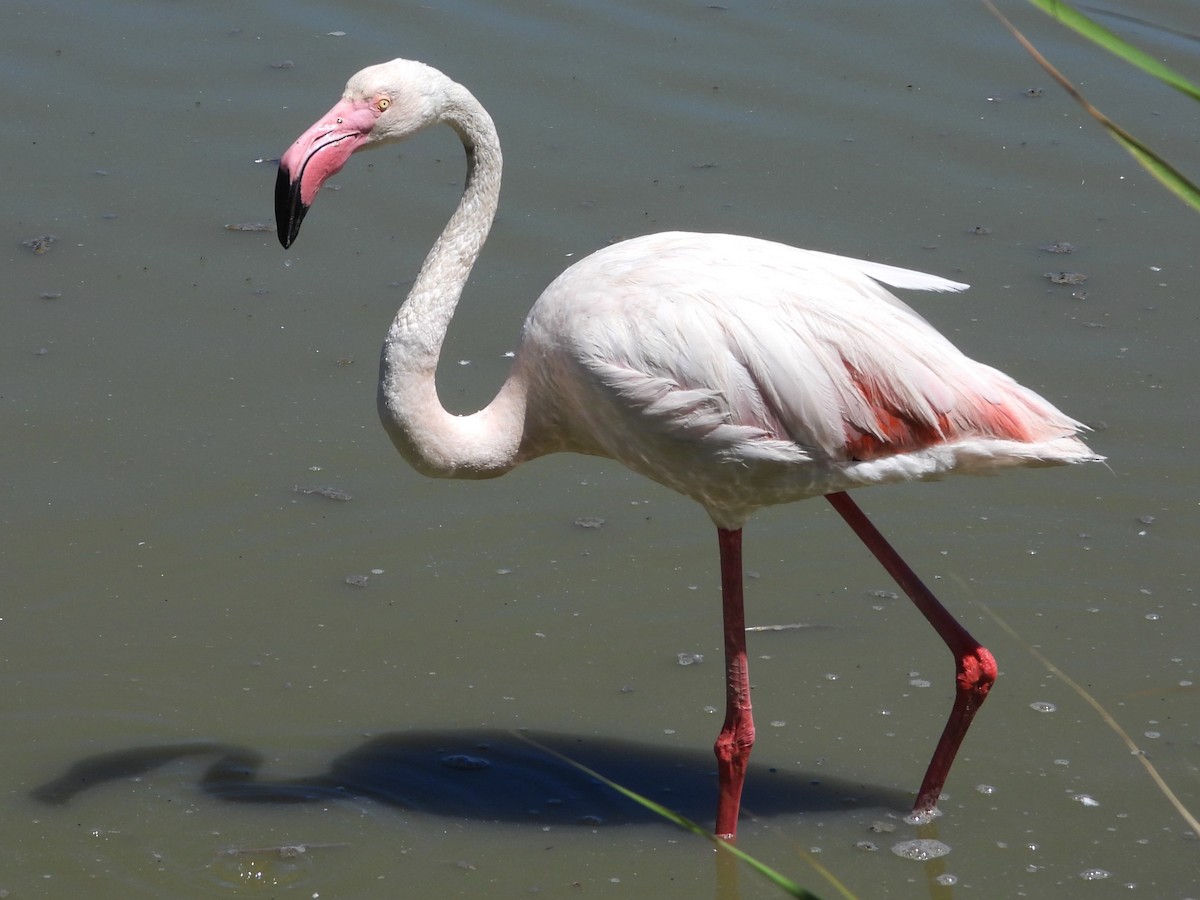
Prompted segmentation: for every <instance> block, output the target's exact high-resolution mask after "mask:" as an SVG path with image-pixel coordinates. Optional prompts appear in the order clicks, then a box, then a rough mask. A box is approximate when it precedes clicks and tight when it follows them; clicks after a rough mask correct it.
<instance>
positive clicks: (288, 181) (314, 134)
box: [275, 100, 379, 247]
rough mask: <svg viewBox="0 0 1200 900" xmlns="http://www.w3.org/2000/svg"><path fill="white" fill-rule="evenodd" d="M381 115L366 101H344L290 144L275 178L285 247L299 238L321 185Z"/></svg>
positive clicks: (362, 141)
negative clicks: (301, 226)
mask: <svg viewBox="0 0 1200 900" xmlns="http://www.w3.org/2000/svg"><path fill="white" fill-rule="evenodd" d="M378 118H379V110H378V108H376V107H375V106H374V105H373V104H371V103H370V102H368V101H366V100H340V101H339V102H338V103H337V104H336V105H335V106H334V107H333V109H331V110H330V111H329V112H327V113H326V114H325V115H323V116H322V117H321V118H320V119H318V120H317V122H316V124H315V125H313V126H312V127H311V128H309V129H308V130H307V131H306V132H304V134H302V135H300V137H298V138H296V140H295V142H294V143H293V144H292V146H290V147H288V149H287V152H286V153H284V154H283V156H282V157H281V158H280V160H279V175H278V177H277V178H276V179H275V223H276V226H277V228H278V231H279V243H281V244H283V246H284V247H290V246H291V245H292V241H294V240H296V235H297V234H299V233H300V223H301V222H302V221H303V220H304V214H305V213H307V212H308V208H309V207H310V206H312V202H313V198H314V197H316V196H317V191H319V190H320V189H321V185H323V184H324V183H325V181H326V179H328V178H330V177H331V176H332V175H336V174H337V173H338V172H339V171H341V168H342V166H344V165H345V164H346V160H348V159H349V158H350V154H352V153H353V152H354V151H355V150H358V149H359V148H360V147H362V146H363V145H364V144H365V143H366V142H367V140H368V138H369V136H370V134H371V129H372V128H374V127H375V120H376V119H378Z"/></svg>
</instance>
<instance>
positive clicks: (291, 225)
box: [275, 166, 308, 250]
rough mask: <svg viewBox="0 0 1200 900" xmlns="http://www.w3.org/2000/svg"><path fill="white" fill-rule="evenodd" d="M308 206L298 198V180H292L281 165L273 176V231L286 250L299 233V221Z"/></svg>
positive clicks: (302, 218) (301, 219)
mask: <svg viewBox="0 0 1200 900" xmlns="http://www.w3.org/2000/svg"><path fill="white" fill-rule="evenodd" d="M307 212H308V206H307V205H305V203H304V202H303V201H302V200H301V199H300V180H299V179H297V180H296V181H292V176H291V173H290V172H288V170H287V169H285V168H284V167H283V166H280V167H279V174H278V175H277V176H276V177H275V231H276V235H277V236H278V237H279V243H280V244H282V245H283V247H284V249H285V250H286V249H287V248H288V247H290V246H292V242H293V241H295V240H296V235H298V234H299V233H300V223H301V222H303V221H304V215H305V213H307Z"/></svg>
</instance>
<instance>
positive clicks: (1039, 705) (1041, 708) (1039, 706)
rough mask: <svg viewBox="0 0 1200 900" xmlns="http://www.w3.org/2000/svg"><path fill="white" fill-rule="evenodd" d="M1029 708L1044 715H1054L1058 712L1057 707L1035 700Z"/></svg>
mask: <svg viewBox="0 0 1200 900" xmlns="http://www.w3.org/2000/svg"><path fill="white" fill-rule="evenodd" d="M1029 708H1030V709H1032V710H1035V711H1036V712H1044V713H1052V712H1057V711H1058V707H1057V706H1055V705H1054V704H1053V703H1049V702H1047V701H1045V700H1034V701H1033V702H1032V703H1030V704H1029Z"/></svg>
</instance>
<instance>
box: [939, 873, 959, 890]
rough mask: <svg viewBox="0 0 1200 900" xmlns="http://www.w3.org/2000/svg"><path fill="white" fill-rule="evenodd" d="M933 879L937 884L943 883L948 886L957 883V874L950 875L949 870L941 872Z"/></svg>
mask: <svg viewBox="0 0 1200 900" xmlns="http://www.w3.org/2000/svg"><path fill="white" fill-rule="evenodd" d="M933 880H934V881H936V882H937V883H938V884H940V885H944V886H946V887H950V886H951V885H955V884H958V876H957V875H951V874H950V873H949V872H943V873H942V874H941V875H939V876H938V877H937V878H935V879H933Z"/></svg>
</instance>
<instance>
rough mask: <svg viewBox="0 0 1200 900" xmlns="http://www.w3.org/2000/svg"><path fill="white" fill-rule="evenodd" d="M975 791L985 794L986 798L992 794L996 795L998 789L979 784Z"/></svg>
mask: <svg viewBox="0 0 1200 900" xmlns="http://www.w3.org/2000/svg"><path fill="white" fill-rule="evenodd" d="M975 790H977V791H978V792H979V793H981V794H983V795H984V796H985V797H990V796H991V795H992V794H994V793H996V789H995V788H994V787H993V786H992V785H990V784H977V785H975Z"/></svg>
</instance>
